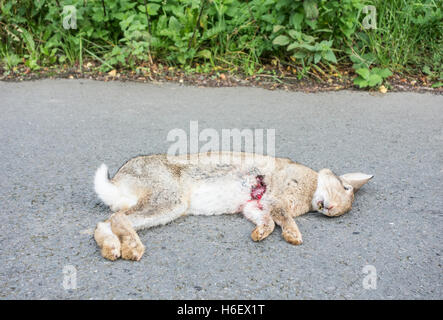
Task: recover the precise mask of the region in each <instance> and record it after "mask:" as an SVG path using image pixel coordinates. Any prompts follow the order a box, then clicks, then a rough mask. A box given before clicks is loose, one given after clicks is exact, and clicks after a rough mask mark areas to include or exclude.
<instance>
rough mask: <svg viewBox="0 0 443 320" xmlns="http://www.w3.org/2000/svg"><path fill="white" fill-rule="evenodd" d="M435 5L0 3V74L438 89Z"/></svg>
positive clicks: (430, 0) (222, 0)
mask: <svg viewBox="0 0 443 320" xmlns="http://www.w3.org/2000/svg"><path fill="white" fill-rule="evenodd" d="M67 6H74V7H67ZM367 6H373V7H372V8H375V9H376V10H375V12H373V10H370V9H371V8H369V9H368V7H367ZM442 7H443V6H442V0H390V1H386V0H372V1H370V0H368V1H365V0H342V1H338V0H329V1H326V0H304V1H301V0H249V1H248V0H244V1H239V0H0V39H1V42H0V73H3V75H14V74H18V73H23V72H36V71H41V70H54V69H56V70H66V69H75V70H77V71H78V72H84V71H93V72H97V73H110V74H114V75H115V74H116V73H117V72H131V73H132V74H135V75H143V76H146V75H152V74H153V73H154V72H157V71H158V70H159V69H161V70H163V69H165V70H168V72H169V71H170V72H174V70H175V71H177V72H182V73H183V74H188V75H189V74H190V75H192V74H203V75H212V76H217V77H220V76H222V77H226V76H225V75H238V76H242V77H257V76H262V77H268V78H271V79H275V80H276V81H282V79H283V80H284V79H292V80H293V81H302V80H303V79H306V78H309V79H314V80H316V81H319V82H325V83H327V82H328V81H331V80H330V79H341V78H345V77H349V79H351V81H352V83H353V85H354V86H356V87H360V88H380V86H381V85H383V86H382V88H384V86H385V85H386V87H388V88H389V85H390V81H389V79H390V77H392V75H393V74H396V75H400V78H401V77H403V76H404V77H408V76H412V77H415V78H416V79H417V81H421V82H422V83H424V84H427V85H429V86H432V87H434V88H438V87H441V86H442V81H443V60H442V49H443V37H442V34H443V23H442V21H443V13H442ZM72 8H75V12H73V11H72ZM371 14H375V15H374V16H373V17H374V18H375V19H370V18H371ZM74 27H75V28H74ZM414 81H416V80H414Z"/></svg>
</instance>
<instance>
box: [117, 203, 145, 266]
mask: <svg viewBox="0 0 443 320" xmlns="http://www.w3.org/2000/svg"><path fill="white" fill-rule="evenodd" d="M110 221H111V229H112V232H113V233H114V234H115V235H116V236H117V237H118V239H119V240H120V242H121V257H122V258H123V259H126V260H135V261H139V260H140V259H141V257H142V255H143V253H144V252H145V246H144V245H143V243H142V242H141V241H140V238H139V236H138V234H137V232H136V231H135V230H134V228H133V227H132V225H131V222H130V221H129V219H128V216H127V215H126V214H125V213H124V212H123V211H119V212H116V213H114V214H113V215H112V216H111V219H110Z"/></svg>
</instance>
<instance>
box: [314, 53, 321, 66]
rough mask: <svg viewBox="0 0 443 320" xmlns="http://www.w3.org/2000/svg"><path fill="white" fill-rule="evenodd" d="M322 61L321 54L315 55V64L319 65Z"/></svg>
mask: <svg viewBox="0 0 443 320" xmlns="http://www.w3.org/2000/svg"><path fill="white" fill-rule="evenodd" d="M320 60H321V54H320V53H319V52H317V53H316V54H315V55H314V63H315V64H317V63H318V62H319V61H320Z"/></svg>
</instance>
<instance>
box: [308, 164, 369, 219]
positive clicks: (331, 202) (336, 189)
mask: <svg viewBox="0 0 443 320" xmlns="http://www.w3.org/2000/svg"><path fill="white" fill-rule="evenodd" d="M372 177H373V176H371V175H367V174H364V173H348V174H344V175H342V176H340V177H338V176H336V175H335V174H334V173H333V172H332V171H331V170H329V169H322V170H320V171H319V173H318V180H317V189H316V191H315V193H314V197H313V198H312V207H313V209H314V210H316V211H318V212H321V213H323V214H325V215H327V216H330V217H336V216H340V215H342V214H344V213H346V212H348V211H349V210H351V208H352V202H353V201H354V193H355V192H356V191H357V190H358V189H360V188H361V187H362V186H363V185H364V184H365V183H367V182H368V181H369V180H370V179H371V178H372Z"/></svg>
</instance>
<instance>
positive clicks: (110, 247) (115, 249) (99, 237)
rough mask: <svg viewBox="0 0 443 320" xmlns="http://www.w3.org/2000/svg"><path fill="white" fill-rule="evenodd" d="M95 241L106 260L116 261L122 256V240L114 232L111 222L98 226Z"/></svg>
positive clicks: (101, 223)
mask: <svg viewBox="0 0 443 320" xmlns="http://www.w3.org/2000/svg"><path fill="white" fill-rule="evenodd" d="M94 239H95V241H96V242H97V244H98V246H99V247H100V248H101V254H102V256H103V257H104V258H106V259H109V260H112V261H114V260H116V259H118V258H119V257H120V256H121V244H120V240H119V239H118V237H117V236H116V235H115V234H114V233H113V232H112V229H111V222H110V221H109V220H107V221H104V222H99V223H98V224H97V228H96V229H95V232H94Z"/></svg>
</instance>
